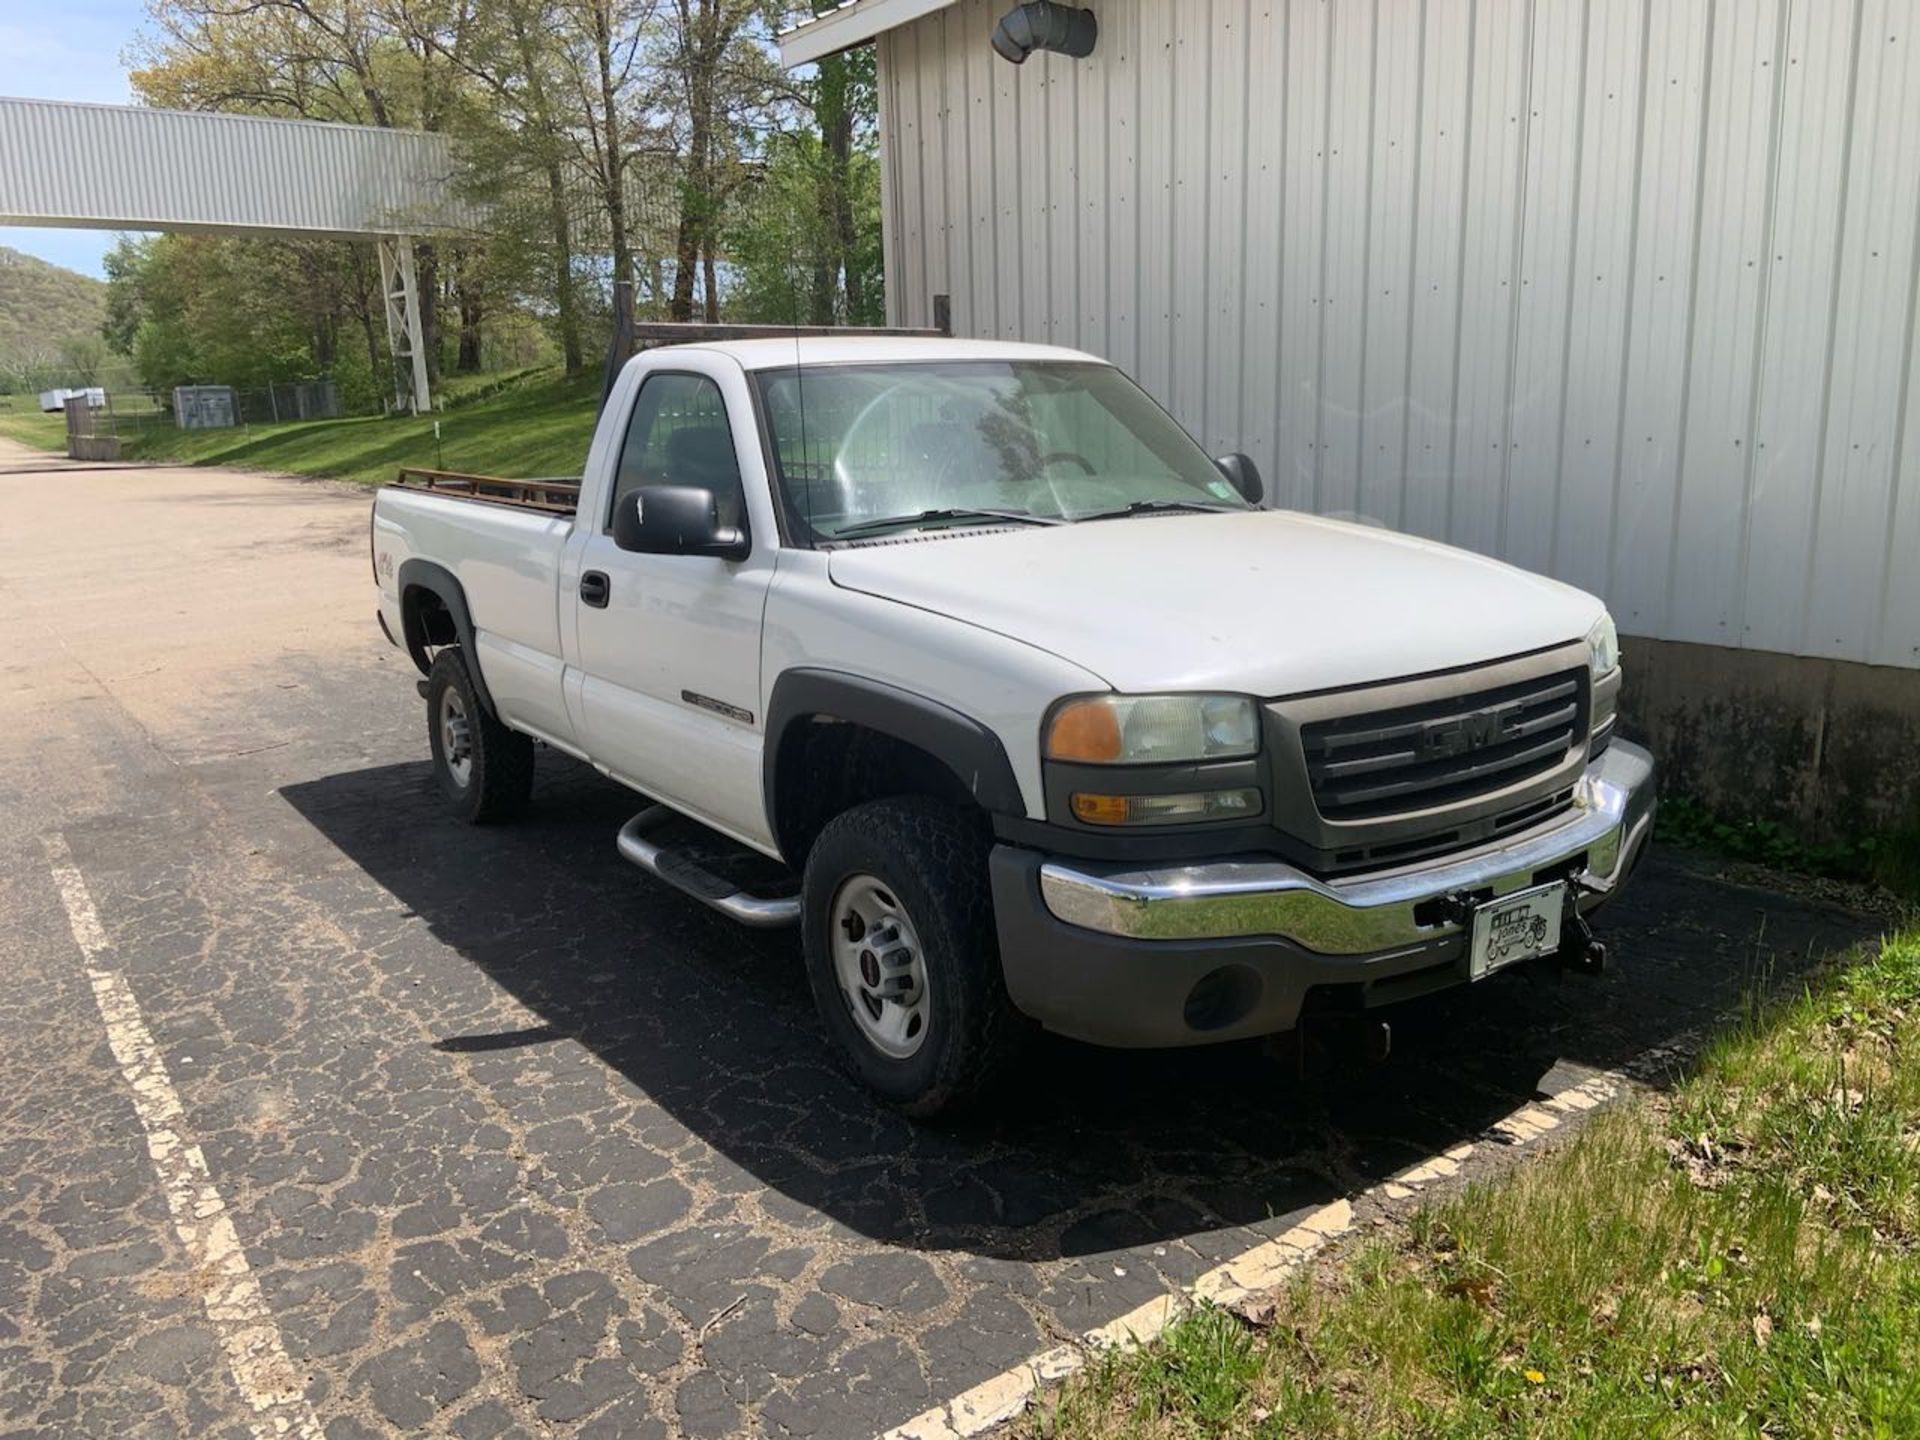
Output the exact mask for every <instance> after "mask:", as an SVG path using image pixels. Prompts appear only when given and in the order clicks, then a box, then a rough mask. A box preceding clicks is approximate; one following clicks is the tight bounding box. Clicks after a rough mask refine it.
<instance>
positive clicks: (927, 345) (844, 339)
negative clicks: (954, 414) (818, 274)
mask: <svg viewBox="0 0 1920 1440" xmlns="http://www.w3.org/2000/svg"><path fill="white" fill-rule="evenodd" d="M688 350H701V351H705V352H707V353H708V354H718V355H726V356H730V357H731V358H732V359H733V360H734V361H736V362H737V363H738V364H739V365H740V367H741V368H742V369H743V370H786V369H791V368H792V367H793V366H794V364H796V363H798V364H801V365H862V364H867V365H889V364H892V365H897V364H904V363H911V362H915V361H920V362H926V361H936V360H1003V361H1006V360H1027V361H1034V360H1053V361H1078V362H1081V363H1083V364H1084V363H1092V364H1096V365H1104V364H1105V363H1106V361H1104V360H1102V359H1100V357H1099V356H1097V355H1089V354H1087V353H1086V352H1085V351H1081V350H1068V349H1065V348H1063V347H1061V346H1058V345H1025V344H1021V343H1018V342H1016V341H1012V340H948V339H944V338H933V337H928V338H924V339H923V338H919V337H916V336H904V335H857V334H856V335H799V336H795V337H793V338H792V339H786V338H779V339H766V340H758V339H756V340H696V341H689V342H687V343H685V344H681V345H660V346H655V347H653V348H652V349H649V350H645V351H643V352H641V353H642V354H645V355H659V354H663V353H671V352H674V351H688Z"/></svg>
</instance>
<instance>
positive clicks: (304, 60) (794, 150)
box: [105, 0, 884, 400]
mask: <svg viewBox="0 0 1920 1440" xmlns="http://www.w3.org/2000/svg"><path fill="white" fill-rule="evenodd" d="M823 8H830V4H829V0H805V3H799V4H795V3H790V0H150V11H151V15H152V28H151V30H150V31H149V33H147V34H146V35H145V36H143V37H142V39H141V40H140V42H139V43H138V44H137V45H136V46H135V48H134V51H133V56H134V59H135V62H136V68H135V70H134V72H133V77H132V78H133V84H134V88H135V90H136V93H137V94H138V95H139V96H140V97H141V98H142V99H143V100H145V101H147V102H148V103H151V104H156V105H166V106H176V107H182V108H194V109H217V110H228V111H243V112H249V113H256V114H264V115H277V116H287V117H300V118H306V119H316V120H327V121H344V122H351V123H357V124H370V125H382V126H403V127H411V128H420V129H427V130H435V131H440V132H443V133H445V134H447V135H448V136H449V137H450V138H451V139H452V141H453V143H454V148H455V152H456V154H457V155H458V156H459V157H460V158H461V161H462V165H461V170H462V176H463V178H462V180H461V182H460V183H461V184H462V185H463V187H464V188H466V189H467V191H468V192H469V194H470V197H471V198H472V199H473V200H475V201H476V202H477V203H478V204H479V205H481V206H482V207H483V208H484V212H485V213H486V215H487V217H488V219H487V224H486V226H485V229H484V233H483V234H480V235H476V236H471V237H462V238H459V239H457V240H454V239H446V238H442V239H435V240H432V241H427V242H420V243H418V244H417V245H416V256H417V271H418V275H419V280H420V285H421V289H422V314H421V321H422V330H423V331H424V332H425V337H426V344H427V353H428V358H429V363H428V369H429V373H430V374H431V375H433V376H434V377H435V378H437V377H438V375H439V373H440V371H441V370H442V369H449V370H474V369H479V368H484V367H486V366H487V365H488V364H489V363H490V357H496V358H500V359H501V360H502V361H503V363H511V364H521V363H526V357H528V356H529V355H534V356H536V357H538V358H545V356H546V355H548V354H553V355H557V357H558V358H560V359H561V360H562V361H563V362H564V363H565V366H566V368H567V370H568V372H569V373H573V372H577V371H581V370H584V369H589V368H591V367H592V366H593V365H594V364H595V360H596V354H597V352H598V351H599V349H600V348H601V341H602V339H603V338H604V336H605V334H606V324H607V316H608V314H609V311H610V292H611V283H612V282H613V281H615V280H618V279H631V280H633V281H634V282H635V283H636V289H637V294H638V297H639V304H640V311H641V313H642V315H650V316H662V317H664V316H671V317H673V318H679V319H695V318H708V319H723V318H724V319H742V320H773V319H787V318H801V319H805V320H806V321H808V322H809V323H826V322H831V321H845V322H852V323H872V322H874V321H877V320H878V319H879V318H880V316H881V313H882V311H883V309H884V304H883V296H882V294H881V267H880V244H879V231H880V213H879V212H880V206H879V184H878V169H877V163H876V151H877V143H876V135H875V125H874V108H875V105H874V99H875V95H874V83H873V54H872V51H871V49H870V48H868V49H864V50H857V51H853V52H849V53H848V54H846V55H841V56H834V57H830V58H828V59H826V60H823V61H821V62H820V63H819V64H818V65H817V66H815V67H812V68H810V69H809V70H807V71H806V72H803V74H802V75H801V76H799V77H793V76H789V75H787V74H785V73H784V72H782V71H781V70H780V68H779V65H778V59H777V56H776V54H775V51H774V47H773V43H772V42H773V37H774V35H775V34H776V32H777V31H778V30H779V29H781V28H783V27H784V26H785V25H786V24H787V23H790V22H791V21H793V20H795V19H798V18H801V17H803V16H805V15H806V14H808V13H810V12H812V11H814V10H817V9H823ZM109 272H110V276H111V282H112V283H111V293H110V297H109V301H108V313H107V316H106V320H105V333H106V335H107V337H108V340H109V343H110V344H111V345H112V346H113V347H114V348H115V349H116V350H117V351H119V352H121V353H123V354H126V355H130V356H132V357H134V358H135V359H136V361H137V362H138V365H139V369H140V372H141V374H142V375H143V376H144V377H146V378H147V379H148V380H149V382H150V383H152V384H154V385H155V386H163V385H166V384H174V383H182V382H184V381H185V380H187V379H195V380H210V381H219V382H223V383H235V384H264V383H266V381H268V380H270V379H276V378H293V377H294V376H296V375H298V376H305V375H312V374H319V373H329V372H331V373H333V374H335V375H336V377H339V376H342V375H344V374H349V373H351V374H353V375H356V376H359V377H361V378H360V379H359V380H356V381H355V382H354V383H355V384H357V385H363V386H364V387H365V389H366V391H367V395H368V398H369V400H371V398H372V397H373V396H374V395H376V394H379V393H384V392H386V391H387V390H388V387H389V384H390V380H391V376H390V375H389V374H388V371H389V370H390V369H391V362H390V361H389V359H388V358H387V355H386V334H385V314H384V306H383V302H382V300H381V297H380V294H379V280H378V272H377V268H376V267H375V265H374V263H373V259H372V256H371V252H370V250H369V249H368V247H366V246H364V245H359V244H355V243H351V242H344V241H326V242H322V241H297V242H296V241H265V240H261V241H254V240H245V241H241V240H222V239H210V238H206V237H200V238H194V239H188V238H185V237H175V238H171V239H168V240H165V241H162V242H157V243H155V242H149V243H143V244H140V245H129V246H127V247H124V248H123V249H122V250H121V251H118V252H116V254H115V257H114V258H113V259H112V260H111V261H110V262H109ZM549 346H550V347H551V348H550V349H549V348H548V347H549Z"/></svg>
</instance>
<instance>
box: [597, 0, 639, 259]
mask: <svg viewBox="0 0 1920 1440" xmlns="http://www.w3.org/2000/svg"><path fill="white" fill-rule="evenodd" d="M592 15H593V40H594V48H595V49H596V50H597V51H598V52H599V54H598V56H597V57H596V58H597V59H598V60H599V66H600V127H601V129H602V130H603V131H604V132H605V134H604V136H603V147H602V148H603V153H604V158H603V160H602V162H601V163H602V165H603V166H604V168H605V170H606V175H605V177H604V183H605V186H606V201H607V225H608V227H609V228H610V229H611V230H612V231H613V278H614V281H615V282H616V283H617V282H619V281H621V280H631V279H633V249H632V243H631V241H630V239H629V237H628V235H627V175H626V172H627V157H626V152H625V151H624V150H623V149H622V148H621V144H620V96H619V91H618V87H617V86H616V84H615V82H614V78H613V10H612V6H611V4H610V3H609V0H595V3H594V5H593V6H592Z"/></svg>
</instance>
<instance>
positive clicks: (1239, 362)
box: [880, 0, 1920, 666]
mask: <svg viewBox="0 0 1920 1440" xmlns="http://www.w3.org/2000/svg"><path fill="white" fill-rule="evenodd" d="M1004 8H1005V7H1004V5H1002V4H1001V3H1000V0H959V3H957V4H955V5H954V6H952V7H951V8H949V9H947V10H945V11H943V12H941V13H940V14H937V15H934V16H930V17H928V18H927V19H925V20H922V21H919V22H917V23H915V24H913V25H910V26H908V27H905V28H903V29H901V30H897V31H894V32H891V33H889V34H887V35H885V36H883V37H882V39H881V42H880V65H881V70H880V73H881V115H882V129H883V134H884V138H883V146H884V150H885V166H884V176H885V183H884V190H885V200H886V218H887V282H888V285H887V293H888V300H889V306H890V308H891V310H892V312H893V313H892V315H891V317H890V318H891V319H893V320H894V321H895V322H897V323H909V324H924V323H927V322H928V321H929V320H930V305H929V297H930V296H931V295H932V294H934V293H936V292H947V293H950V294H951V295H952V296H953V306H954V322H955V327H956V329H957V330H958V331H959V333H962V334H974V335H998V336H1008V337H1019V338H1023V339H1029V340H1051V341H1055V342H1059V343H1063V344H1069V345H1076V346H1080V347H1082V348H1085V349H1088V350H1092V351H1095V352H1097V353H1099V354H1102V355H1105V356H1108V357H1109V358H1111V359H1113V360H1114V361H1115V362H1117V363H1118V364H1120V365H1121V366H1123V367H1124V368H1126V369H1127V370H1129V371H1130V372H1132V373H1133V374H1134V375H1135V376H1136V377H1138V378H1139V379H1140V380H1141V381H1143V382H1144V383H1145V384H1146V385H1147V386H1148V388H1149V389H1151V390H1152V391H1153V392H1154V393H1155V394H1156V395H1157V396H1159V397H1160V398H1161V399H1162V400H1163V401H1165V402H1166V403H1167V404H1168V405H1169V406H1170V407H1171V408H1172V409H1173V410H1174V412H1175V413H1176V414H1177V415H1179V416H1180V418H1181V419H1182V420H1183V421H1184V422H1185V423H1186V424H1187V425H1188V426H1189V427H1190V428H1192V429H1193V430H1194V431H1195V433H1196V434H1198V435H1200V436H1201V437H1202V438H1203V439H1204V440H1205V441H1206V442H1207V444H1208V445H1209V446H1210V447H1211V448H1213V449H1214V450H1216V451H1221V450H1227V449H1245V450H1247V451H1249V452H1250V453H1251V454H1252V455H1253V456H1254V457H1255V458H1256V459H1257V460H1258V461H1259V462H1260V465H1261V468H1262V469H1263V471H1264V472H1265V473H1266V475H1267V477H1268V488H1269V491H1270V493H1271V494H1272V495H1273V497H1274V499H1275V501H1276V502H1277V503H1279V504H1282V505H1290V506H1297V507H1302V508H1309V509H1314V510H1319V511H1323V512H1327V513H1332V514H1359V515H1363V516H1368V517H1372V518H1374V519H1377V520H1380V521H1383V522H1385V523H1386V524H1388V525H1392V526H1395V527H1398V528H1402V529H1406V530H1411V531H1415V532H1418V533H1420V534H1425V535H1431V536H1436V537H1440V538H1444V539H1448V540H1451V541H1454V542H1456V543H1458V544H1462V545H1467V546H1470V547H1472V548H1474V549H1477V550H1482V551H1485V552H1488V553H1490V554H1495V555H1500V556H1503V557H1505V558H1507V559H1510V560H1512V561H1514V562H1516V563H1518V564H1521V565H1525V566H1527V567H1529V568H1533V569H1538V570H1544V571H1546V572H1548V573H1550V574H1554V575H1558V576H1560V577H1562V578H1564V579H1567V580H1570V581H1572V582H1574V583H1575V584H1578V585H1582V586H1584V587H1586V588H1589V589H1592V590H1595V591H1597V592H1599V593H1601V594H1602V595H1604V596H1605V597H1606V598H1607V600H1608V602H1609V603H1610V604H1611V605H1612V606H1613V608H1614V611H1615V614H1616V615H1617V616H1618V617H1619V621H1620V625H1621V628H1622V629H1623V630H1626V631H1628V632H1629V633H1632V634H1641V635H1652V636H1659V637H1662V638H1668V639H1678V640H1691V641H1699V642H1704V643H1708V644H1721V645H1737V646H1747V647H1753V648H1758V649H1766V650H1776V651H1784V652H1789V653H1798V654H1809V655H1822V656H1834V657H1841V658H1847V659H1854V660H1864V661H1871V662H1875V663H1879V664H1886V665H1904V666H1920V373H1916V367H1915V364H1914V359H1915V356H1914V338H1915V321H1916V312H1917V310H1920V0H1792V3H1788V0H1291V3H1288V0H1094V4H1093V8H1094V9H1095V10H1097V12H1098V14H1099V17H1100V25H1101V35H1100V43H1099V47H1098V50H1097V51H1096V53H1095V55H1094V56H1093V57H1092V58H1091V59H1089V60H1085V61H1079V62H1074V61H1069V60H1065V59H1062V58H1060V57H1057V56H1046V57H1040V56H1036V57H1035V58H1034V59H1032V60H1031V61H1029V62H1028V63H1027V65H1025V66H1024V67H1015V66H1012V65H1009V64H1007V63H1006V62H1004V61H1002V60H1000V59H998V58H997V57H995V56H994V55H993V54H992V52H991V51H990V50H989V48H988V46H987V43H986V39H987V36H988V34H989V33H990V32H991V30H992V27H993V24H994V21H995V20H996V18H997V17H998V15H999V13H1000V11H1001V10H1003V9H1004Z"/></svg>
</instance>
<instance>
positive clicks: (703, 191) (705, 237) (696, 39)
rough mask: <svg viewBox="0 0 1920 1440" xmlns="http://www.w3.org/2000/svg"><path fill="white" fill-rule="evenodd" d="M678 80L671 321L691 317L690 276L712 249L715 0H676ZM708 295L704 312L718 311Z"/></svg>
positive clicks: (717, 31) (717, 58) (717, 56)
mask: <svg viewBox="0 0 1920 1440" xmlns="http://www.w3.org/2000/svg"><path fill="white" fill-rule="evenodd" d="M679 13H680V45H681V65H682V67H683V68H682V74H681V80H682V83H683V84H684V85H685V87H686V91H685V99H686V105H687V119H688V124H689V129H688V132H687V166H686V174H685V175H684V177H683V178H682V181H681V185H680V227H679V234H678V235H677V236H676V243H675V247H674V274H673V305H672V315H673V318H674V319H675V320H691V319H692V318H693V272H694V269H695V267H696V266H698V265H700V263H701V260H702V257H703V256H705V255H706V253H707V252H708V250H709V249H710V248H711V246H712V239H711V234H710V232H711V230H712V227H713V220H714V215H713V109H714V87H715V83H716V71H717V69H718V67H719V61H720V54H719V51H720V49H721V44H720V41H721V33H720V32H721V28H722V27H721V17H720V16H719V13H718V11H717V9H716V6H715V3H714V0H697V3H694V0H680V4H679ZM717 298H718V297H717V296H715V295H713V294H712V293H711V286H709V294H708V299H707V309H708V310H709V311H717V309H718V306H717V304H716V303H715V302H716V301H717Z"/></svg>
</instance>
